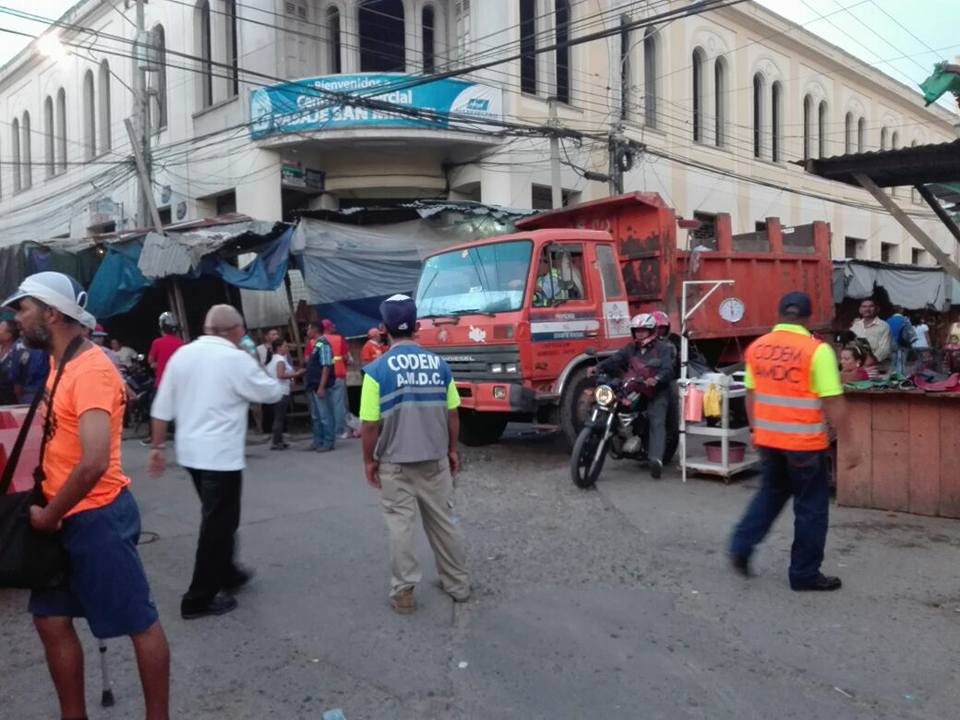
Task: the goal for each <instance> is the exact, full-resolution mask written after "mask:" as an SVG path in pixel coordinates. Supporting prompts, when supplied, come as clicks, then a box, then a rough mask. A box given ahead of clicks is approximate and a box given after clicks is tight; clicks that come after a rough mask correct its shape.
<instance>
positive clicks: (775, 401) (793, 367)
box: [747, 330, 830, 450]
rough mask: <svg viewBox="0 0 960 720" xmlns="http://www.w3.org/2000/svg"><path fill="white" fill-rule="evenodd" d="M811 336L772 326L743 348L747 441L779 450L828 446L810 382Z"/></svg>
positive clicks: (814, 343)
mask: <svg viewBox="0 0 960 720" xmlns="http://www.w3.org/2000/svg"><path fill="white" fill-rule="evenodd" d="M820 344H821V341H820V340H817V339H816V338H813V337H810V336H807V335H801V334H799V333H793V332H789V331H786V330H775V331H774V332H771V333H768V334H766V335H764V336H763V337H761V338H759V339H757V340H756V341H755V342H754V343H753V344H752V345H751V346H750V347H749V348H748V349H747V364H748V366H749V367H750V372H751V374H752V376H753V383H754V387H753V443H754V445H757V446H760V447H769V448H777V449H779V450H826V449H827V448H828V447H830V439H829V437H828V435H827V423H826V420H825V419H824V416H823V407H822V402H821V400H820V397H819V396H818V395H817V394H816V393H815V392H813V389H812V388H811V387H810V368H811V366H812V365H813V355H814V353H815V352H816V351H817V348H818V347H820Z"/></svg>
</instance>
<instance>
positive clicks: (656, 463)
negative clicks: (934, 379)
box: [650, 460, 663, 480]
mask: <svg viewBox="0 0 960 720" xmlns="http://www.w3.org/2000/svg"><path fill="white" fill-rule="evenodd" d="M661 475H663V463H662V462H661V461H660V460H651V461H650V477H652V478H653V479H654V480H659V479H660V476H661Z"/></svg>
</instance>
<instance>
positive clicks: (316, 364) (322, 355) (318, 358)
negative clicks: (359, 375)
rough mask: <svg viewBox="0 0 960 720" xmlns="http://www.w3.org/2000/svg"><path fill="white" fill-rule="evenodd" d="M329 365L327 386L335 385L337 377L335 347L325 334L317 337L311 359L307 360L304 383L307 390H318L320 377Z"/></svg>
mask: <svg viewBox="0 0 960 720" xmlns="http://www.w3.org/2000/svg"><path fill="white" fill-rule="evenodd" d="M324 367H329V368H330V372H328V373H327V384H326V387H328V388H330V387H333V385H334V383H335V382H336V380H337V378H336V375H335V373H334V370H333V348H331V347H330V343H329V342H328V341H327V339H326V337H325V336H321V337H319V338H317V340H316V342H315V343H314V345H313V350H312V352H311V353H310V359H309V360H308V361H307V375H306V378H305V380H304V385H305V386H306V388H307V390H316V389H317V388H319V387H320V379H321V378H322V377H323V368H324Z"/></svg>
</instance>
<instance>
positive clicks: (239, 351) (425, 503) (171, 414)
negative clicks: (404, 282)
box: [0, 272, 470, 720]
mask: <svg viewBox="0 0 960 720" xmlns="http://www.w3.org/2000/svg"><path fill="white" fill-rule="evenodd" d="M85 300H86V292H85V291H84V290H83V288H82V287H81V286H80V285H79V284H78V283H77V282H76V281H75V280H73V279H72V278H70V277H69V276H67V275H64V274H62V273H57V272H44V273H38V274H35V275H32V276H30V277H28V278H26V279H25V280H24V281H23V282H22V283H21V285H20V287H19V288H18V290H17V292H15V293H14V294H13V295H12V296H11V297H9V298H8V299H7V300H6V302H5V303H4V307H8V308H11V309H13V310H14V311H15V313H16V322H15V323H14V322H11V321H6V322H4V323H0V348H2V350H3V351H4V359H5V360H6V359H8V357H11V358H12V362H14V363H20V362H21V360H20V358H19V356H17V355H14V353H16V352H19V351H20V350H19V348H20V347H21V345H18V344H17V342H18V337H17V334H18V332H22V334H23V342H22V348H23V352H24V353H26V354H27V356H29V354H30V353H40V354H41V355H43V357H44V358H49V361H48V362H49V363H50V365H51V367H50V368H49V370H50V372H48V373H46V374H45V376H44V378H43V379H42V381H41V382H40V388H41V389H42V390H43V392H42V394H35V399H34V400H33V402H34V407H35V408H38V407H40V405H41V404H43V405H44V409H43V411H42V416H43V417H44V418H45V420H44V428H45V430H44V440H43V444H42V446H41V448H42V449H41V451H40V461H39V467H38V471H37V475H36V478H37V483H38V488H39V491H40V492H41V493H42V496H43V499H42V501H40V502H38V503H37V504H35V505H32V506H31V507H30V512H29V522H30V525H31V526H32V527H33V529H34V530H35V531H36V532H40V533H58V534H59V538H60V543H61V545H62V547H63V550H64V552H65V554H66V556H67V558H68V564H67V569H66V571H65V576H64V577H62V578H59V579H54V578H51V579H50V580H51V582H50V583H48V584H47V586H44V587H42V588H41V587H35V588H34V589H33V590H32V592H31V595H30V601H29V610H30V612H31V614H32V615H33V619H34V625H35V627H36V630H37V632H38V635H39V637H40V639H41V642H42V644H43V646H44V649H45V651H46V657H47V664H48V668H49V670H50V674H51V677H52V679H53V683H54V686H55V688H56V691H57V697H58V700H59V703H60V709H61V716H62V717H64V718H71V719H74V718H76V719H79V718H85V717H86V716H87V715H86V701H85V689H84V675H83V667H84V661H83V649H82V645H81V642H80V639H79V637H78V634H77V631H76V629H75V627H74V620H75V618H85V619H86V620H87V623H88V625H89V627H90V630H91V631H92V633H93V634H94V635H95V636H96V637H97V638H99V639H101V640H104V639H109V638H116V637H121V636H128V637H130V638H131V640H132V642H133V646H134V650H135V653H136V657H137V666H138V669H139V671H140V678H141V683H142V686H143V693H144V700H145V717H146V718H147V720H168V718H169V673H170V649H169V646H168V644H167V639H166V636H165V634H164V631H163V628H162V626H161V624H160V620H159V613H158V611H157V608H156V605H155V604H154V602H153V599H152V596H151V592H150V587H149V583H148V581H147V577H146V573H145V570H144V567H143V564H142V562H141V559H140V555H139V552H138V550H137V542H138V539H139V535H140V515H139V509H138V506H137V503H136V501H135V500H134V497H133V495H132V494H131V493H130V492H129V485H130V478H129V477H128V476H127V475H126V474H125V472H124V470H123V465H122V456H121V443H122V439H123V438H122V436H123V417H124V405H125V404H126V401H127V388H126V387H125V383H124V380H123V377H122V376H121V374H120V372H119V369H120V366H121V365H122V360H121V358H123V357H124V356H129V354H130V353H129V352H128V353H124V352H123V351H124V348H123V346H122V345H119V347H118V346H117V344H112V346H111V345H108V344H107V336H106V333H105V332H103V330H102V328H100V327H99V326H97V325H96V324H95V320H94V318H93V317H92V316H91V315H90V314H89V313H88V312H87V311H86V310H85V308H84V303H85ZM381 314H382V317H383V326H382V328H381V329H379V330H377V331H376V332H374V331H371V333H370V337H369V339H368V341H367V343H366V345H365V346H364V348H363V351H362V353H361V357H362V358H363V361H364V362H365V363H366V364H365V366H364V376H363V391H362V398H361V412H360V419H361V422H362V426H361V427H362V438H363V442H362V451H363V460H364V468H365V475H366V479H367V481H368V483H369V484H370V485H371V486H372V487H374V488H376V489H377V490H378V491H379V492H380V494H381V498H382V503H383V509H384V517H385V521H386V525H387V527H388V530H389V537H390V548H391V552H390V557H391V581H390V588H391V589H390V593H389V602H390V605H391V607H393V609H394V610H395V611H397V612H398V613H409V612H412V611H414V610H415V609H416V601H415V598H414V594H413V593H414V588H415V587H416V585H417V583H418V582H419V581H420V579H421V574H420V570H419V565H418V562H417V558H416V553H415V548H414V543H413V537H414V535H413V525H414V523H416V522H417V517H418V515H419V516H420V517H421V518H422V522H423V526H424V530H425V532H426V534H427V538H428V540H429V542H430V545H431V547H432V549H433V551H434V554H435V556H436V561H437V565H438V568H439V570H440V577H441V584H442V586H443V588H444V590H445V591H446V592H447V593H448V595H449V596H450V597H451V598H452V599H453V600H454V601H456V602H462V601H465V600H467V599H468V598H469V596H470V580H469V575H468V573H467V570H466V564H465V549H464V542H463V537H462V534H461V530H460V528H459V526H458V524H457V522H456V520H455V518H454V515H453V502H452V495H453V476H454V475H455V474H456V473H457V472H458V470H459V456H458V454H457V437H458V432H459V421H458V414H457V413H458V407H459V404H460V400H459V396H458V394H457V389H456V386H455V384H454V382H453V376H452V374H451V372H450V369H449V367H448V366H447V365H446V363H445V362H444V361H443V359H442V358H440V357H438V356H436V355H434V354H433V353H431V352H430V351H428V350H426V349H424V348H421V347H419V346H418V345H417V344H416V343H415V342H414V339H413V338H414V335H415V332H416V328H417V322H416V306H415V305H414V302H413V300H412V299H411V298H409V297H406V296H402V295H400V296H394V297H392V298H389V299H388V300H387V301H385V302H384V303H383V305H382V306H381ZM178 325H179V324H178V322H177V319H176V318H175V317H174V316H172V315H171V314H169V313H165V314H164V315H163V316H161V318H160V330H161V334H160V337H159V338H158V339H157V340H156V341H154V343H153V346H152V347H151V350H150V354H149V356H150V363H151V365H152V366H153V368H154V370H155V372H156V376H157V392H156V397H155V398H154V400H153V404H152V408H151V415H152V427H151V438H150V445H151V452H150V457H149V469H150V471H151V473H152V474H154V475H156V476H159V475H161V474H162V473H163V472H164V471H165V469H166V466H167V454H166V449H167V442H168V433H169V431H170V430H171V425H172V424H174V423H175V426H174V428H173V432H174V438H175V443H174V444H175V451H176V459H177V462H178V464H179V465H180V466H181V467H182V468H184V469H185V470H186V471H187V473H188V474H189V476H190V478H191V481H192V483H193V486H194V488H195V490H196V492H197V496H198V498H199V501H200V508H201V512H200V517H201V521H200V532H199V537H198V540H197V549H196V556H195V561H194V569H193V574H192V577H191V580H190V583H189V586H188V588H187V591H186V592H185V593H184V595H183V597H182V600H181V605H180V613H181V616H182V618H183V619H185V620H193V619H197V618H202V617H206V616H211V615H221V614H224V613H227V612H230V611H231V610H233V609H234V608H236V607H237V600H236V597H235V596H236V594H237V593H238V592H239V591H240V590H241V589H242V588H243V587H244V586H245V585H246V584H247V583H248V582H249V580H250V578H251V577H252V572H251V571H250V570H249V569H247V568H244V567H243V566H242V565H240V564H239V563H238V562H237V558H236V532H237V528H238V526H239V523H240V512H241V494H242V492H241V488H242V474H243V469H244V467H245V464H246V459H245V456H246V440H247V421H248V414H249V411H250V407H251V405H253V404H260V405H266V406H272V408H273V410H274V421H273V425H274V426H273V439H274V444H273V447H274V448H276V449H281V448H284V447H286V446H287V443H285V442H284V440H283V433H282V428H283V421H284V419H285V411H286V406H285V405H283V403H284V402H285V398H287V397H289V394H290V383H291V382H293V381H295V380H297V379H299V378H301V377H302V378H304V381H305V386H306V388H307V390H308V395H309V396H310V397H311V402H312V407H313V408H315V409H316V410H317V412H316V414H315V416H314V420H315V422H314V437H313V439H314V444H313V447H314V448H315V449H319V450H321V451H327V450H329V449H332V446H333V442H334V438H335V437H336V436H337V435H339V436H340V437H345V436H346V432H347V430H346V422H345V417H346V404H345V400H344V399H343V398H344V394H345V390H344V389H341V388H344V387H345V382H344V381H345V377H346V369H347V366H348V365H349V364H351V363H352V360H351V359H350V356H349V352H348V349H347V346H346V343H345V341H344V340H343V338H342V337H340V336H339V335H338V334H337V332H336V327H335V326H334V325H333V323H331V322H318V323H312V324H311V325H310V328H309V332H308V335H309V337H310V339H311V341H312V342H311V343H310V346H309V349H308V352H307V356H306V358H305V363H304V365H305V367H302V368H300V369H296V368H295V367H294V363H292V362H291V360H290V349H289V345H288V344H287V342H286V341H285V339H284V338H282V337H281V335H280V333H279V331H268V332H267V333H264V336H263V338H262V340H263V342H262V343H261V346H260V347H258V346H257V345H255V344H254V343H253V342H252V340H251V339H250V336H249V335H248V334H247V330H246V326H245V323H244V320H243V317H242V315H241V314H240V313H239V311H237V310H236V309H235V308H234V307H232V306H230V305H215V306H214V307H212V308H210V310H209V311H208V313H207V315H206V318H205V321H204V334H203V335H202V336H201V337H200V338H198V339H196V340H195V341H193V342H191V343H187V344H185V343H183V342H182V340H181V339H180V337H179V334H178V330H179V326H178ZM24 364H27V365H28V364H29V360H27V361H24ZM8 365H9V362H8ZM414 366H416V367H420V368H429V369H430V370H431V372H418V373H409V372H402V371H401V370H400V369H401V368H409V367H414ZM18 389H22V388H20V386H14V390H15V391H16V390H18ZM434 396H436V398H437V401H436V402H434V401H433V398H434ZM312 398H316V399H317V401H316V402H314V401H313V400H312ZM341 408H342V409H341ZM318 420H319V426H318V423H317V422H316V421H318ZM338 423H339V425H338ZM318 440H319V442H318Z"/></svg>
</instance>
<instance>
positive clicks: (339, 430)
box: [327, 378, 347, 437]
mask: <svg viewBox="0 0 960 720" xmlns="http://www.w3.org/2000/svg"><path fill="white" fill-rule="evenodd" d="M327 393H328V394H329V395H330V399H331V400H332V401H333V418H334V423H333V424H334V426H335V427H334V433H336V435H337V437H340V436H341V435H343V431H344V430H346V429H347V381H346V379H345V378H337V381H336V382H335V383H334V385H333V387H332V388H330V389H329V390H327Z"/></svg>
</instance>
